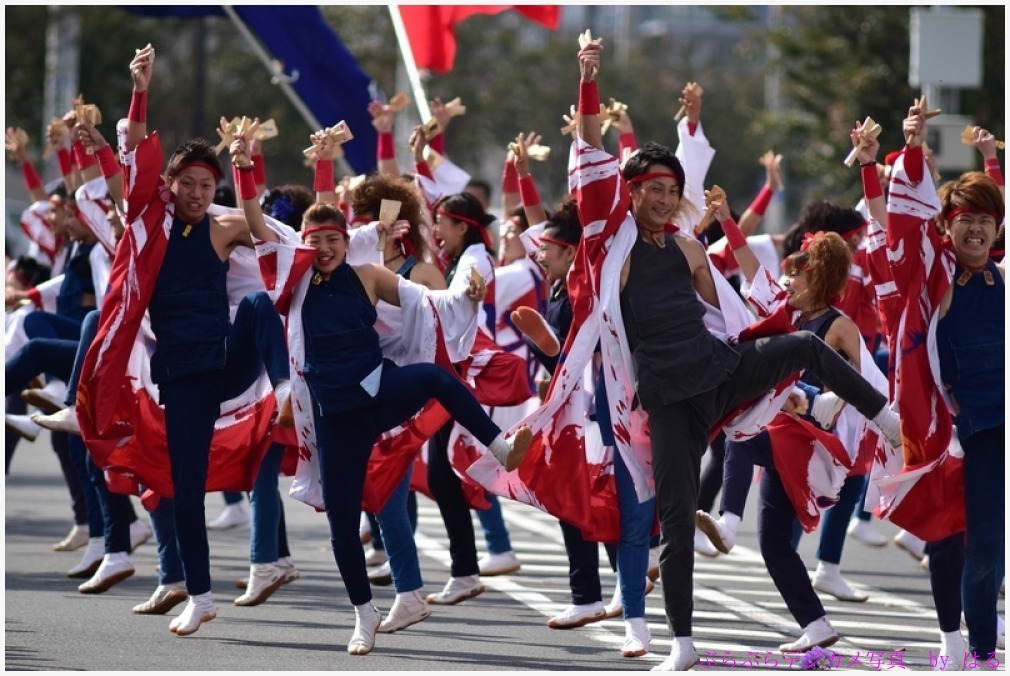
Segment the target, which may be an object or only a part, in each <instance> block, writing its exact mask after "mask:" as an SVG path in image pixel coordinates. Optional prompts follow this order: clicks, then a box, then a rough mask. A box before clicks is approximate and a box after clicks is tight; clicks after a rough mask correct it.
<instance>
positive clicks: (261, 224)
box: [228, 136, 280, 243]
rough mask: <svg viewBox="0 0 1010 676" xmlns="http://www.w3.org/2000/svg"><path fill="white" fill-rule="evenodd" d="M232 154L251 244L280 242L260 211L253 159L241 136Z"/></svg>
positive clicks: (230, 149)
mask: <svg viewBox="0 0 1010 676" xmlns="http://www.w3.org/2000/svg"><path fill="white" fill-rule="evenodd" d="M228 150H229V152H230V153H231V162H232V167H234V172H235V173H234V178H235V185H236V186H237V187H238V199H239V202H240V203H241V205H242V213H243V214H245V221H246V224H247V226H248V228H249V234H250V235H251V238H250V243H251V242H254V241H256V240H262V241H266V242H279V241H280V237H278V235H277V233H275V232H274V231H273V230H271V229H270V228H269V227H268V226H267V224H266V221H264V220H263V210H262V209H260V203H259V193H258V192H257V189H256V179H255V178H253V164H252V158H251V157H250V156H249V143H248V141H247V140H246V139H244V138H242V137H241V136H236V138H235V140H234V141H232V144H231V147H230V148H229V149H228Z"/></svg>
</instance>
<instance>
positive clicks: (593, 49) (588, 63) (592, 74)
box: [579, 42, 603, 82]
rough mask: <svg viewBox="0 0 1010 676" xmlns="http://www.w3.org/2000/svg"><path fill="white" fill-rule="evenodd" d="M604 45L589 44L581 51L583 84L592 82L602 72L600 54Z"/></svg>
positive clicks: (580, 61)
mask: <svg viewBox="0 0 1010 676" xmlns="http://www.w3.org/2000/svg"><path fill="white" fill-rule="evenodd" d="M602 50H603V45H602V44H600V43H597V42H589V43H587V44H586V45H585V46H584V47H582V48H581V49H579V75H580V76H581V78H582V81H583V82H592V81H593V80H595V79H596V74H597V73H599V72H600V52H601V51H602Z"/></svg>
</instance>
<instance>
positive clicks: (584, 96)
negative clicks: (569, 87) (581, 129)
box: [579, 80, 600, 115]
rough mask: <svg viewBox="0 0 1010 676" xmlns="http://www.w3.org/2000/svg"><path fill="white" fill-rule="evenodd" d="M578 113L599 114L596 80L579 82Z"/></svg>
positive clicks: (598, 95) (598, 89) (598, 92)
mask: <svg viewBox="0 0 1010 676" xmlns="http://www.w3.org/2000/svg"><path fill="white" fill-rule="evenodd" d="M579 113H581V114H582V115H599V114H600V87H599V86H598V85H597V84H596V80H593V81H592V82H579Z"/></svg>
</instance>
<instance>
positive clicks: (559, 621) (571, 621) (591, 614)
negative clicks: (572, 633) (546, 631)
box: [547, 601, 607, 629]
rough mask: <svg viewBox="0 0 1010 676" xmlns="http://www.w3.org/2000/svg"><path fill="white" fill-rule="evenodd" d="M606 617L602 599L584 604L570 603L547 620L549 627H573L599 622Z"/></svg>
mask: <svg viewBox="0 0 1010 676" xmlns="http://www.w3.org/2000/svg"><path fill="white" fill-rule="evenodd" d="M606 618H607V608H606V606H604V605H603V602H602V601H597V602H596V603H587V604H585V605H581V606H576V605H571V606H568V607H567V608H565V609H564V610H562V611H561V612H560V613H558V614H557V615H555V616H554V617H552V618H551V619H549V620H548V621H547V626H548V627H550V628H551V629H574V628H575V627H582V626H585V625H587V624H589V623H591V622H599V621H600V620H604V619H606Z"/></svg>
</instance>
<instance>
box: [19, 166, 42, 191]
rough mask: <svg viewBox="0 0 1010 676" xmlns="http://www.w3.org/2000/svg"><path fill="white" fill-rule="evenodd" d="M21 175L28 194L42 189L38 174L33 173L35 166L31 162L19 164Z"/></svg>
mask: <svg viewBox="0 0 1010 676" xmlns="http://www.w3.org/2000/svg"><path fill="white" fill-rule="evenodd" d="M21 173H22V174H23V175H24V177H25V186H26V187H27V188H28V190H29V192H30V191H32V190H37V189H39V188H41V187H42V179H41V178H39V172H37V171H35V165H34V164H32V163H31V161H26V162H22V163H21Z"/></svg>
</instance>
